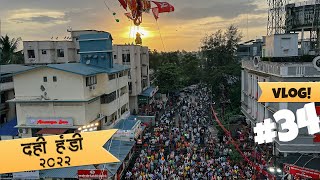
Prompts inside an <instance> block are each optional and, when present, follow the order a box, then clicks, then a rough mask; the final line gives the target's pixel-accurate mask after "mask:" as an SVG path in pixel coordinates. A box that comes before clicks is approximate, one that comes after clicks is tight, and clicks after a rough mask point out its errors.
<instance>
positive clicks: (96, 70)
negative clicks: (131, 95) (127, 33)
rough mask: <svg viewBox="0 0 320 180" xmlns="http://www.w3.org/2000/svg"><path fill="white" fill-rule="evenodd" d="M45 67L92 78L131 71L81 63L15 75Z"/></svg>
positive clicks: (121, 67) (57, 65) (32, 68)
mask: <svg viewBox="0 0 320 180" xmlns="http://www.w3.org/2000/svg"><path fill="white" fill-rule="evenodd" d="M43 67H47V68H52V69H57V70H61V71H65V72H69V73H74V74H79V75H82V76H92V75H97V74H102V73H106V74H115V73H118V72H121V71H124V70H127V69H129V67H127V66H123V65H119V64H115V65H114V66H113V68H101V67H96V66H90V65H86V64H81V63H65V64H48V65H43V66H35V67H29V68H28V69H25V70H21V71H18V72H16V73H15V74H21V73H24V72H27V71H30V70H34V69H39V68H43Z"/></svg>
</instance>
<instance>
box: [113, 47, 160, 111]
mask: <svg viewBox="0 0 320 180" xmlns="http://www.w3.org/2000/svg"><path fill="white" fill-rule="evenodd" d="M113 60H114V63H115V64H122V65H127V66H129V67H130V71H129V92H130V100H129V102H130V110H131V112H133V111H134V110H135V111H136V112H138V109H139V95H142V94H144V93H143V92H144V91H148V88H149V89H153V90H156V88H153V87H150V70H149V49H148V47H143V46H139V45H113Z"/></svg>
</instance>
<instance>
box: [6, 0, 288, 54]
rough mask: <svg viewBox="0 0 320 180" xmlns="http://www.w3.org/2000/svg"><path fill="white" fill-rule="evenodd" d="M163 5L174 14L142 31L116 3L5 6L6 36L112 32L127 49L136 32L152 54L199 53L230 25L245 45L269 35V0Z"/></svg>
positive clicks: (43, 0) (40, 1)
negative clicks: (206, 41) (208, 38)
mask: <svg viewBox="0 0 320 180" xmlns="http://www.w3.org/2000/svg"><path fill="white" fill-rule="evenodd" d="M158 1H166V2H169V3H170V4H172V5H173V6H174V7H175V12H172V13H162V14H160V18H159V19H158V21H155V19H154V18H153V15H152V13H150V14H148V13H145V14H143V22H142V24H141V25H140V27H139V28H138V27H135V26H133V24H132V22H131V21H130V20H129V19H127V18H126V17H125V16H124V13H125V12H126V11H125V10H124V9H123V8H122V7H121V6H120V3H119V2H118V1H117V0H0V19H1V34H2V35H4V34H8V35H9V36H10V37H21V38H22V40H23V41H32V40H50V39H51V38H52V37H54V39H55V38H57V37H58V40H64V38H65V37H68V36H70V34H69V33H68V32H67V29H68V28H69V27H71V28H72V30H82V29H94V30H102V31H107V32H110V33H111V34H112V36H113V38H114V44H125V43H132V42H134V35H133V34H134V32H135V31H141V32H142V40H143V45H144V46H148V47H149V48H150V49H156V50H158V51H175V50H186V51H196V50H198V49H199V47H200V45H201V39H202V38H203V37H204V36H205V35H206V34H212V33H214V32H215V31H217V30H219V29H225V28H227V27H228V26H229V25H231V24H233V25H236V26H237V27H238V28H239V29H240V31H241V32H242V34H243V36H244V37H243V41H246V40H251V39H256V38H260V37H261V36H264V35H266V32H267V18H268V12H267V9H268V7H267V1H266V0H158ZM291 1H293V0H291ZM105 4H106V5H107V6H106V5H105ZM108 8H109V9H108ZM112 12H115V13H116V15H115V16H113V14H112ZM115 19H119V20H120V22H116V20H115Z"/></svg>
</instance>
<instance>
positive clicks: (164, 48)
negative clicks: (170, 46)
mask: <svg viewBox="0 0 320 180" xmlns="http://www.w3.org/2000/svg"><path fill="white" fill-rule="evenodd" d="M156 23H157V27H158V31H159V35H160V39H161V42H162V46H163V50H164V51H166V47H165V45H164V42H163V39H162V34H161V31H160V27H159V23H158V21H157V20H156Z"/></svg>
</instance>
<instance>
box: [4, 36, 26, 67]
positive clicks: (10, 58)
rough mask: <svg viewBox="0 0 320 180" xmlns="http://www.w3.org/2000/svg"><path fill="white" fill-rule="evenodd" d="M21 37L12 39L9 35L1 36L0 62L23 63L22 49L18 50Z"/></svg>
mask: <svg viewBox="0 0 320 180" xmlns="http://www.w3.org/2000/svg"><path fill="white" fill-rule="evenodd" d="M20 41H21V38H17V39H15V38H13V39H10V38H9V36H8V35H6V36H2V37H0V49H1V50H2V57H1V62H0V64H22V63H23V62H24V60H23V54H22V51H17V49H18V46H19V43H20Z"/></svg>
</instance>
